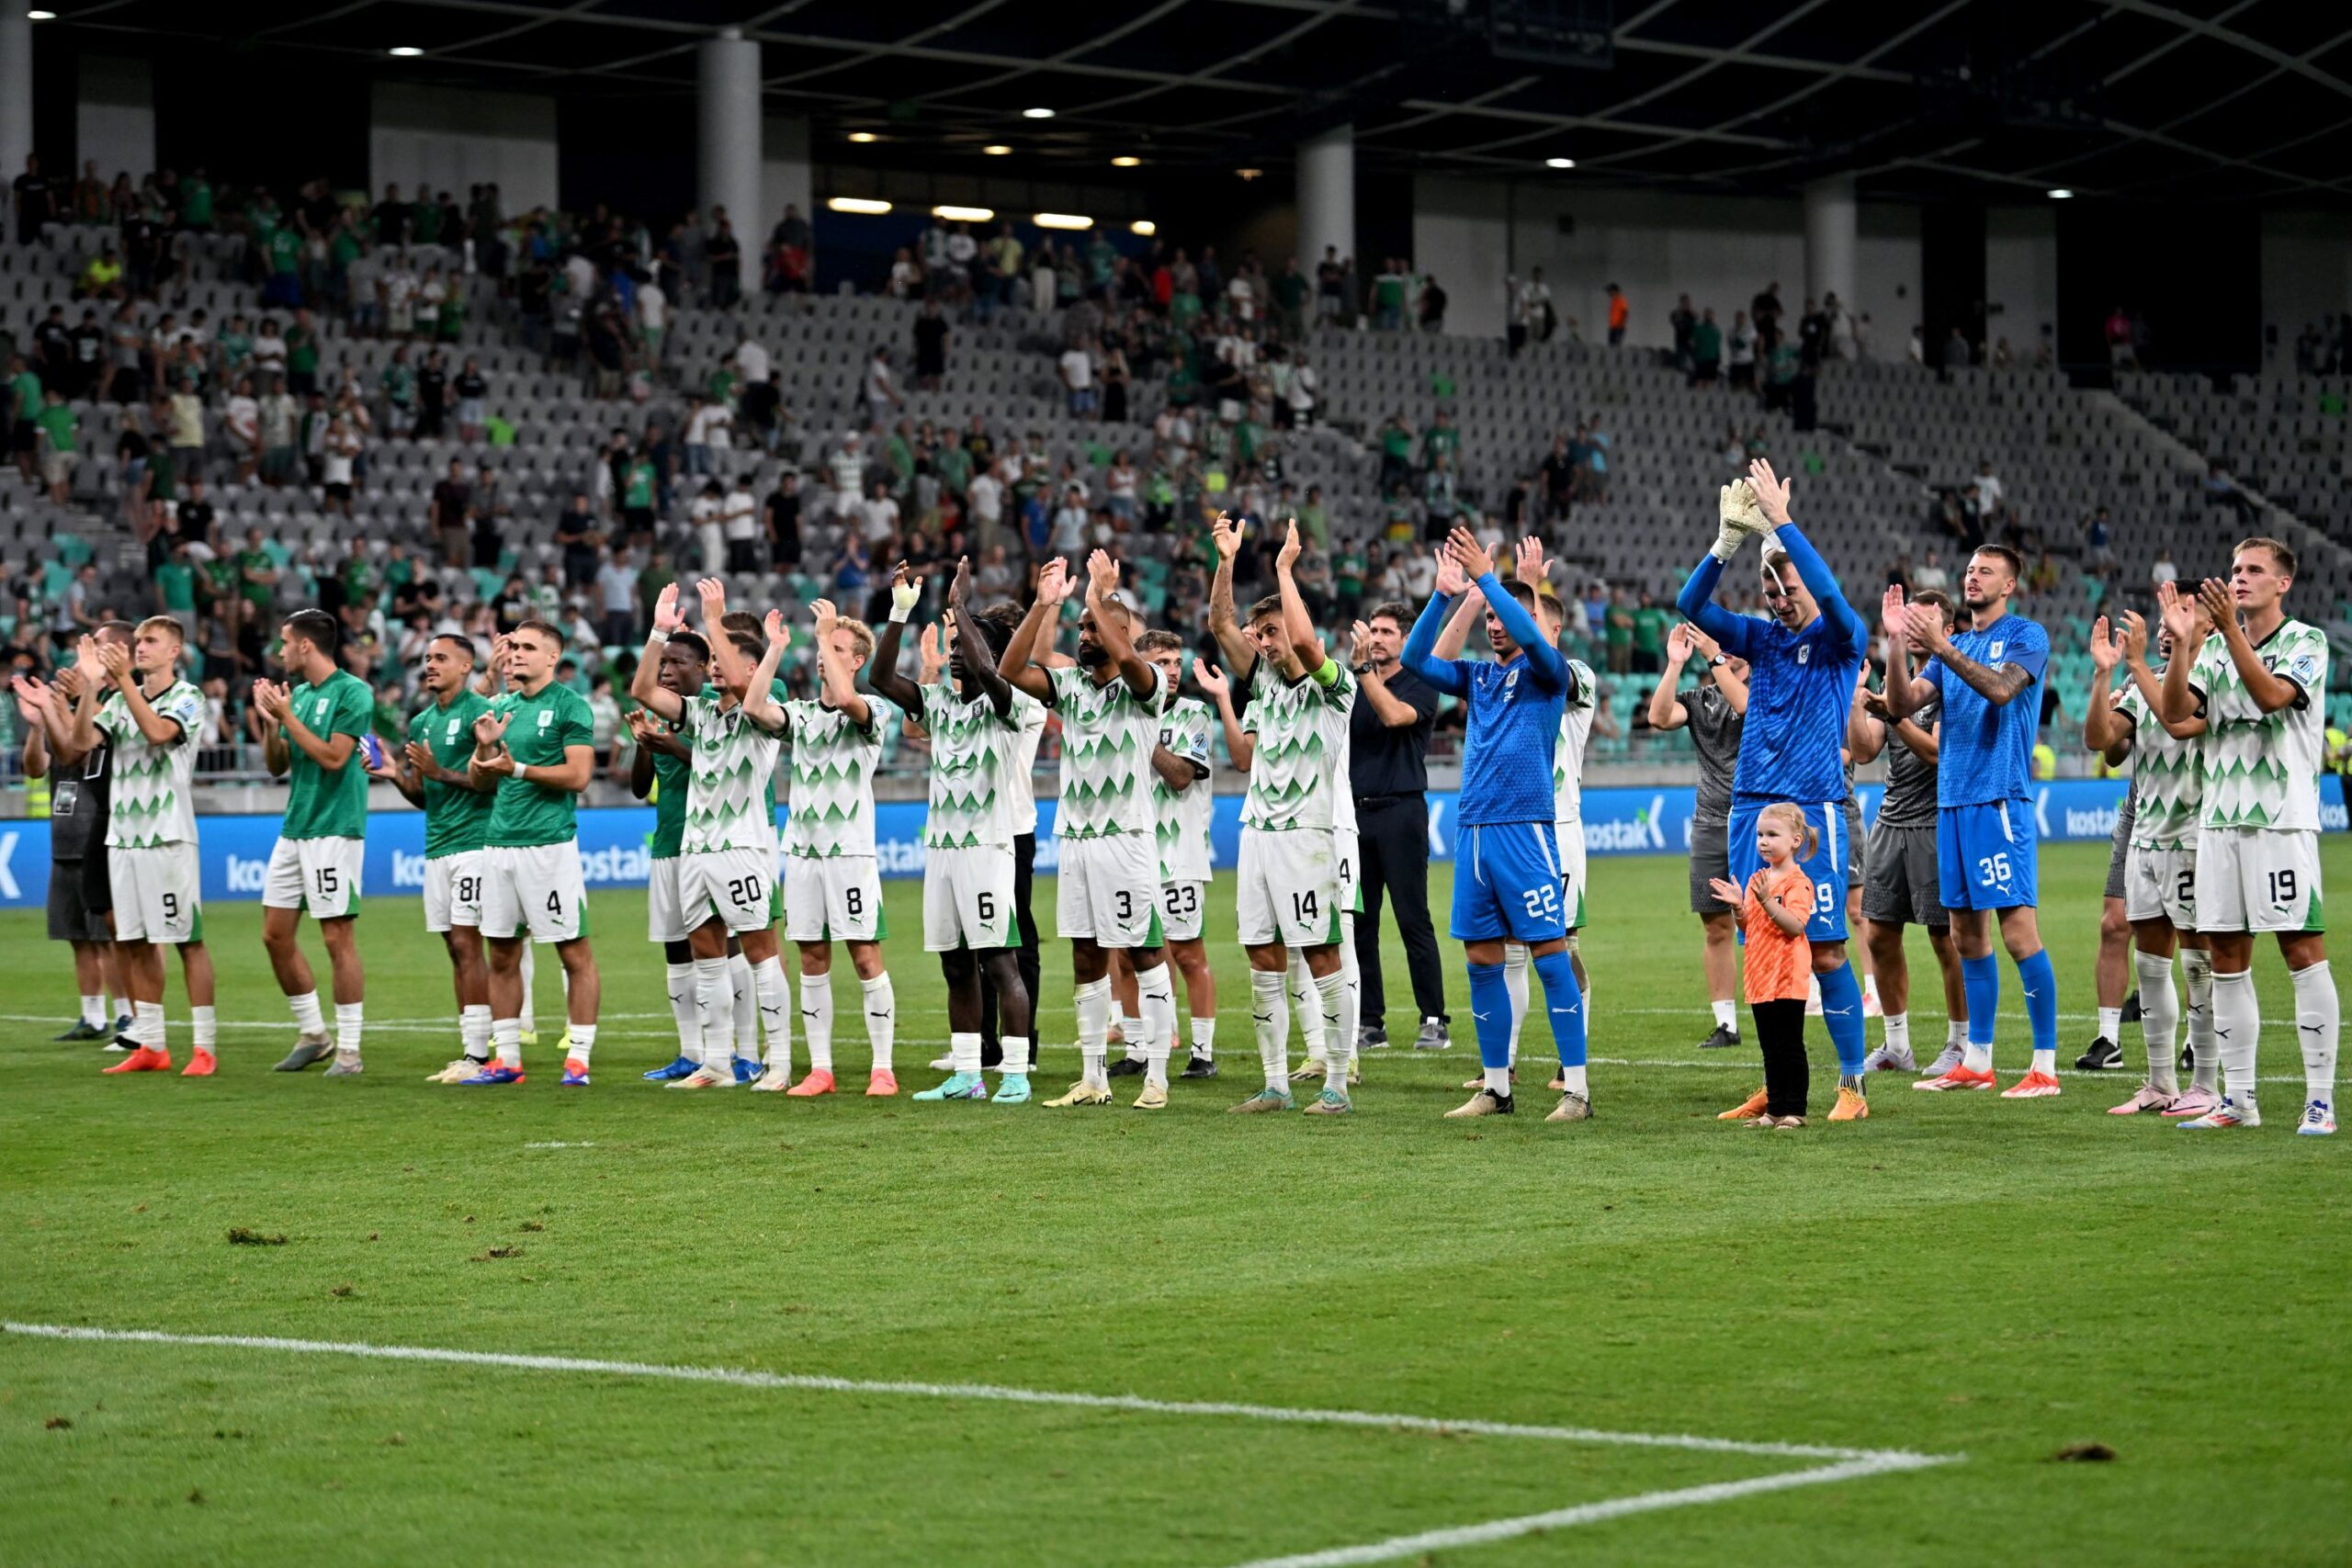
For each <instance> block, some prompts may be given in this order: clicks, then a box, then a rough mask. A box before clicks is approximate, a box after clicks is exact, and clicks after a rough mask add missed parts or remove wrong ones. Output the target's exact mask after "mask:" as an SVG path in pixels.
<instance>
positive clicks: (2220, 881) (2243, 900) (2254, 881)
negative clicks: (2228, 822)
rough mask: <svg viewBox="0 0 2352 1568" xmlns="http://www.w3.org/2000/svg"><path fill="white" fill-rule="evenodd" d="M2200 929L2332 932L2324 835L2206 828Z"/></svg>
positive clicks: (2201, 842) (2200, 844) (2200, 852)
mask: <svg viewBox="0 0 2352 1568" xmlns="http://www.w3.org/2000/svg"><path fill="white" fill-rule="evenodd" d="M2197 929H2198V930H2199V931H2225V932H2227V931H2325V930H2326V929H2327V925H2326V920H2325V918H2324V911H2323V909H2322V908H2321V902H2320V887H2319V834H2317V833H2316V832H2313V831H2312V830H2310V829H2278V828H2206V829H2200V830H2199V832H2198V835H2197Z"/></svg>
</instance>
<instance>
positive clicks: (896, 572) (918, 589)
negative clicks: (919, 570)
mask: <svg viewBox="0 0 2352 1568" xmlns="http://www.w3.org/2000/svg"><path fill="white" fill-rule="evenodd" d="M921 598H922V578H920V577H917V576H916V575H915V569H914V568H913V567H911V566H909V565H908V564H907V563H906V562H905V561H900V562H899V564H898V565H897V566H894V567H892V568H891V569H890V618H891V619H892V620H894V621H903V620H905V619H906V618H907V617H908V616H909V615H912V614H914V608H915V602H916V601H917V600H919V599H921Z"/></svg>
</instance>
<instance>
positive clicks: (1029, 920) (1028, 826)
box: [933, 601, 1063, 1072]
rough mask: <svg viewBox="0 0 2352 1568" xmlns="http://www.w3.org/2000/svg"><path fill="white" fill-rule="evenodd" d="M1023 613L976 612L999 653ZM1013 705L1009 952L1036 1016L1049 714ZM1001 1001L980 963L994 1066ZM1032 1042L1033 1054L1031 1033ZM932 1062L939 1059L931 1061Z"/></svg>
mask: <svg viewBox="0 0 2352 1568" xmlns="http://www.w3.org/2000/svg"><path fill="white" fill-rule="evenodd" d="M1027 613H1028V612H1027V611H1025V610H1023V608H1022V607H1021V606H1020V605H1018V604H1012V603H1011V602H1010V601H1007V602H1004V603H1001V604H991V605H989V608H988V609H987V610H986V611H985V612H983V613H982V614H981V615H978V617H977V618H978V621H979V622H980V624H981V625H982V626H984V627H987V628H989V631H988V643H989V648H990V649H994V650H996V652H997V656H998V657H999V658H1001V657H1002V655H1003V649H1004V647H1005V645H1006V644H1007V643H1009V642H1011V641H1012V634H1013V632H1014V631H1015V630H1016V629H1018V628H1019V626H1020V625H1021V621H1022V617H1023V615H1026V614H1027ZM1062 661H1063V660H1062V656H1061V655H1058V654H1054V655H1048V656H1047V657H1046V659H1044V660H1041V661H1040V662H1041V663H1043V664H1044V665H1045V666H1046V668H1047V669H1051V668H1053V667H1054V666H1055V665H1056V664H1057V663H1060V662H1062ZM1015 711H1016V712H1017V713H1019V714H1020V716H1021V737H1020V740H1019V742H1018V744H1017V746H1016V748H1015V750H1014V753H1013V756H1012V766H1011V771H1010V773H1008V775H1007V782H1008V784H1009V786H1010V788H1011V790H1012V804H1011V806H1010V807H1009V810H1010V811H1011V813H1012V906H1013V929H1014V931H1016V932H1017V933H1018V934H1019V936H1020V939H1021V941H1020V944H1019V946H1018V947H1017V948H1016V949H1015V952H1014V955H1013V956H1014V958H1015V961H1016V962H1017V963H1018V964H1019V966H1020V969H1021V989H1022V992H1023V995H1025V996H1027V997H1028V998H1030V1004H1029V1010H1030V1013H1031V1015H1032V1018H1033V1020H1034V1017H1035V1012H1036V998H1037V997H1038V995H1039V994H1040V992H1041V991H1042V988H1043V978H1042V976H1041V974H1040V971H1039V968H1038V959H1039V948H1040V946H1041V945H1042V942H1041V939H1040V938H1039V936H1038V934H1037V915H1036V911H1035V908H1033V907H1032V895H1033V893H1034V892H1035V882H1036V878H1035V869H1036V864H1037V786H1036V772H1037V748H1038V747H1039V745H1040V744H1041V743H1043V741H1044V740H1045V739H1046V716H1047V715H1046V705H1045V704H1043V703H1038V702H1032V703H1030V704H1028V705H1025V706H1023V707H1020V708H1017V709H1016V710H1015ZM1001 1001H1002V998H1000V997H998V995H997V994H996V987H995V986H994V985H992V984H990V983H989V976H988V971H987V970H986V969H982V970H981V971H980V1062H981V1065H982V1066H991V1067H992V1066H998V1065H999V1064H1001V1062H1002V1060H1003V1052H1004V1043H1003V1035H1002V1029H1001V1025H1002V1022H1003V1011H1004V1010H1003V1008H1002V1006H1001ZM1031 1048H1032V1055H1033V1059H1034V1055H1035V1041H1034V1039H1033V1041H1032V1047H1031ZM933 1066H938V1064H936V1063H934V1064H933ZM940 1070H941V1071H942V1072H953V1071H954V1070H955V1064H954V1063H953V1062H952V1061H950V1062H949V1063H948V1064H947V1065H946V1066H942V1067H940Z"/></svg>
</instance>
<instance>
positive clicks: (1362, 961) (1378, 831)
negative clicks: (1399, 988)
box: [1356, 795, 1446, 1029]
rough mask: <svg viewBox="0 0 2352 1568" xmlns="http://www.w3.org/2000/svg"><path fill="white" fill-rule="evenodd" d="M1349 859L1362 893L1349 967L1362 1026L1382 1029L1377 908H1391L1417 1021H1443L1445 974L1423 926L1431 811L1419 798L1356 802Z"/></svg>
mask: <svg viewBox="0 0 2352 1568" xmlns="http://www.w3.org/2000/svg"><path fill="white" fill-rule="evenodd" d="M1356 853H1357V855H1358V857H1359V858H1361V859H1362V860H1363V865H1362V866H1361V867H1359V868H1358V870H1359V873H1360V876H1359V884H1360V886H1362V887H1363V917H1362V918H1361V919H1358V920H1357V921H1356V967H1357V969H1358V970H1359V971H1361V972H1362V975H1363V1021H1364V1026H1365V1027H1366V1028H1371V1029H1385V1028H1386V1027H1387V1018H1388V992H1387V987H1386V986H1385V983H1384V982H1383V980H1382V979H1381V975H1380V901H1381V899H1382V897H1384V896H1385V897H1387V898H1388V899H1389V900H1390V901H1391V902H1393V903H1394V904H1395V905H1396V906H1397V931H1398V933H1399V934H1401V935H1402V936H1403V937H1404V939H1405V967H1406V969H1407V971H1408V973H1409V974H1410V975H1411V976H1412V982H1413V1005H1414V1006H1415V1007H1417V1008H1419V1010H1420V1014H1421V1016H1422V1017H1423V1018H1434V1019H1437V1020H1440V1021H1445V1019H1446V1011H1445V974H1444V971H1443V970H1442V969H1441V968H1439V966H1438V959H1437V931H1436V930H1435V929H1434V928H1433V927H1431V925H1430V808H1429V802H1428V800H1427V798H1426V797H1424V796H1422V795H1365V796H1362V797H1360V798H1359V799H1358V800H1357V801H1356Z"/></svg>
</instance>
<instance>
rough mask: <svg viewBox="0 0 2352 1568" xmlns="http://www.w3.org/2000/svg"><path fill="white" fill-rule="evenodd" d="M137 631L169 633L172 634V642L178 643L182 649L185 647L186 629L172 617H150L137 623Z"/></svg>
mask: <svg viewBox="0 0 2352 1568" xmlns="http://www.w3.org/2000/svg"><path fill="white" fill-rule="evenodd" d="M139 629H140V630H141V631H142V632H146V631H155V632H169V633H171V634H172V640H173V641H174V642H176V643H178V644H179V645H180V646H181V647H183V648H185V647H187V627H186V626H181V625H180V624H179V621H178V620H177V619H176V618H175V617H174V616H171V615H150V616H148V617H147V618H146V619H145V620H143V621H141V622H140V623H139Z"/></svg>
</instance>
